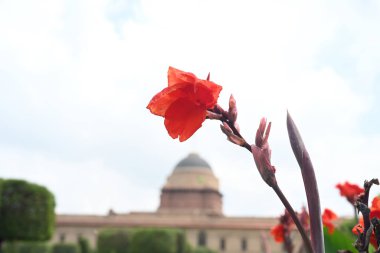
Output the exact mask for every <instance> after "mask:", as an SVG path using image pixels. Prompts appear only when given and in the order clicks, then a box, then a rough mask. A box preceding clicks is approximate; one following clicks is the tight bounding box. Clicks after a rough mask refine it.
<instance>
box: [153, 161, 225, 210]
mask: <svg viewBox="0 0 380 253" xmlns="http://www.w3.org/2000/svg"><path fill="white" fill-rule="evenodd" d="M158 211H159V212H168V213H173V212H174V213H177V212H178V213H192V214H213V215H221V214H222V194H221V193H220V192H219V180H218V178H217V177H216V176H215V175H214V173H213V171H212V169H211V166H210V165H209V164H208V163H207V162H206V161H205V160H204V159H202V158H201V157H200V156H199V155H198V154H195V153H190V154H189V155H188V156H187V157H185V158H184V159H182V160H181V161H180V162H179V163H178V164H177V165H176V166H175V167H174V170H173V171H172V173H171V174H170V175H169V177H168V178H167V180H166V183H165V185H164V187H163V188H162V190H161V201H160V206H159V208H158Z"/></svg>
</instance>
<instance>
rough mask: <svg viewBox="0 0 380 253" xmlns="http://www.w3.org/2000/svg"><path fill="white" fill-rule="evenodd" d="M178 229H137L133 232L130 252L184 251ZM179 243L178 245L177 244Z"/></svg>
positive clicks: (163, 252) (165, 252)
mask: <svg viewBox="0 0 380 253" xmlns="http://www.w3.org/2000/svg"><path fill="white" fill-rule="evenodd" d="M179 233H182V232H180V231H179V230H173V229H138V230H135V231H134V232H133V237H132V240H131V245H130V251H129V252H130V253H146V252H154V253H178V252H179V251H178V250H180V252H181V253H182V252H184V250H185V246H183V244H184V241H185V240H182V239H178V238H181V237H180V236H178V235H179ZM179 243H180V245H178V244H179Z"/></svg>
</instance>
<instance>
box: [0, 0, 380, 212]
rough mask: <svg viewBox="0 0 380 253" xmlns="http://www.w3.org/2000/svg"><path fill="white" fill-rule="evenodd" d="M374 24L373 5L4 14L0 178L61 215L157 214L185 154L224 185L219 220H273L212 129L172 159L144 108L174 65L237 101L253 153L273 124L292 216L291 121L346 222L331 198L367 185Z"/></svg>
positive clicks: (216, 5) (300, 197) (97, 6)
mask: <svg viewBox="0 0 380 253" xmlns="http://www.w3.org/2000/svg"><path fill="white" fill-rule="evenodd" d="M379 12H380V2H378V1H375V0H374V1H364V2H363V1H353V0H352V1H347V0H345V1H328V0H325V1H301V0H300V1H285V2H284V1H248V0H247V1H243V0H241V1H239V0H234V1H221V0H192V1H179V0H173V1H169V0H163V1H155V0H141V1H139V0H124V1H121V0H113V1H112V0H110V1H107V0H99V1H93V0H88V1H75V0H67V1H64V0H62V1H49V0H46V1H43V0H36V1H28V0H25V1H14V0H2V1H0V177H4V178H23V179H26V180H30V181H33V182H37V183H40V184H43V185H46V186H47V187H48V188H49V189H50V190H51V191H52V192H53V193H54V194H55V196H56V200H57V211H58V212H59V213H96V214H105V213H106V212H107V211H108V209H109V208H113V209H114V210H115V211H117V212H129V211H154V210H155V209H156V208H157V206H158V203H159V191H160V188H161V187H162V186H163V184H164V182H165V180H166V177H167V176H168V175H169V174H170V173H171V171H172V169H173V168H174V166H175V165H176V164H177V162H178V161H179V160H180V159H182V158H184V157H185V156H186V155H187V154H188V153H189V152H193V151H196V152H198V153H199V154H200V155H201V156H202V157H203V158H205V159H206V160H207V161H208V162H209V163H210V164H211V166H212V167H213V170H214V173H215V174H216V175H217V176H218V177H219V179H220V182H221V189H220V190H221V192H222V193H223V194H224V200H223V201H224V211H225V213H226V214H227V215H239V216H240V215H266V216H267V215H278V214H280V213H282V211H283V207H282V205H281V203H280V201H279V200H278V199H277V198H276V197H275V195H274V193H272V192H271V190H270V189H269V188H268V187H267V185H266V184H265V183H264V182H263V181H262V180H261V178H260V176H259V174H258V172H257V171H256V168H255V166H254V162H253V159H252V157H251V156H250V154H249V153H248V152H247V151H245V150H244V149H241V148H238V147H236V146H234V145H232V144H230V143H229V142H227V141H226V140H225V136H223V135H222V133H221V132H220V129H219V126H218V123H217V122H211V121H210V122H205V123H204V126H203V127H202V128H201V129H200V130H199V131H198V132H197V133H196V134H195V135H194V136H193V137H192V138H190V139H189V140H188V141H186V142H185V143H179V142H178V141H177V140H172V139H171V138H170V137H169V136H168V135H167V133H166V130H165V128H164V125H163V119H162V118H159V117H156V116H153V115H151V114H150V113H149V111H148V110H147V109H146V108H145V107H146V105H147V103H148V102H149V100H150V98H151V97H152V96H153V95H154V94H155V93H157V92H158V91H160V90H161V89H162V88H164V87H165V86H166V85H167V80H166V71H167V68H168V66H169V65H171V66H174V67H176V68H179V69H183V70H186V71H190V72H193V73H195V74H196V75H198V76H199V77H206V75H207V73H208V72H209V71H210V72H211V79H212V80H213V81H215V82H216V83H218V84H220V85H222V86H223V87H224V88H223V91H222V93H221V96H220V100H219V103H220V104H221V105H222V106H223V107H226V106H227V104H228V97H229V95H230V94H231V93H233V94H234V96H235V98H236V100H237V105H238V109H239V118H238V122H239V124H240V126H241V129H242V132H243V135H244V136H246V138H247V139H248V140H249V141H250V142H252V141H253V139H254V135H255V132H256V129H257V126H258V123H259V120H260V118H261V117H262V116H266V117H267V118H268V119H269V120H270V121H272V124H273V126H272V127H273V128H272V133H271V137H270V139H269V141H270V144H271V147H272V159H273V164H274V165H275V166H276V167H277V180H278V182H279V184H280V186H281V188H282V189H283V191H284V192H285V194H286V195H287V196H288V198H289V200H290V202H291V203H292V204H293V206H294V208H295V209H300V208H301V206H302V205H304V204H306V198H305V194H304V192H303V186H302V180H301V175H300V171H299V169H298V166H297V164H296V161H295V158H294V157H293V155H292V152H291V148H290V145H289V142H288V137H287V133H286V124H285V119H286V110H287V109H288V110H289V111H290V113H291V114H292V116H293V118H294V120H295V122H296V123H297V125H298V128H299V129H300V131H301V134H302V136H303V139H304V141H305V144H306V146H307V148H308V150H309V153H310V155H311V158H312V161H313V164H314V167H315V169H316V175H317V177H318V180H319V188H320V194H321V200H322V206H323V207H328V208H330V209H332V210H334V211H336V212H337V213H338V214H341V215H351V214H352V212H353V211H352V210H351V207H350V205H349V204H348V203H347V202H346V200H345V199H343V198H341V197H340V196H339V193H338V191H337V189H335V184H337V183H339V182H343V181H346V180H348V181H351V182H354V183H359V184H361V183H362V182H363V180H364V179H370V178H373V177H378V176H379V175H378V171H379V167H380V152H379V147H380V120H379V113H380V109H379V108H380V86H379V81H380V75H379V71H378V70H379V69H380V46H379V45H380V30H379V29H378V27H379V26H380V16H379V15H378V13H379ZM379 192H380V191H379V189H378V188H374V190H373V192H372V193H373V194H377V193H379Z"/></svg>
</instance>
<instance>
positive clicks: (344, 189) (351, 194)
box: [336, 182, 364, 204]
mask: <svg viewBox="0 0 380 253" xmlns="http://www.w3.org/2000/svg"><path fill="white" fill-rule="evenodd" d="M336 188H338V189H339V191H340V195H341V196H344V197H346V198H347V200H348V201H349V202H350V203H351V204H354V203H355V201H356V199H357V197H358V196H359V195H360V194H361V193H363V192H364V189H363V188H361V187H360V186H358V185H356V184H351V183H349V182H345V183H344V184H337V185H336Z"/></svg>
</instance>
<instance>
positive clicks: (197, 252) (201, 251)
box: [192, 247, 216, 253]
mask: <svg viewBox="0 0 380 253" xmlns="http://www.w3.org/2000/svg"><path fill="white" fill-rule="evenodd" d="M192 253H216V251H213V250H211V249H208V248H206V247H197V248H195V249H193V250H192Z"/></svg>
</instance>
